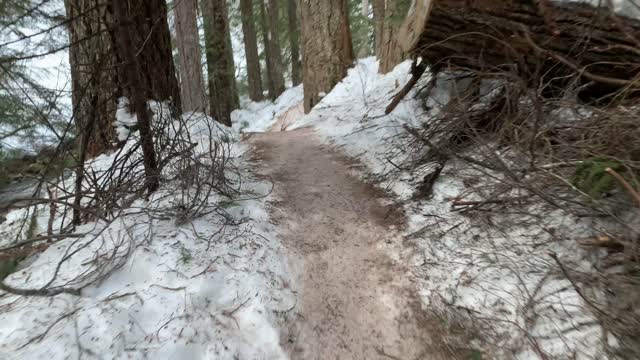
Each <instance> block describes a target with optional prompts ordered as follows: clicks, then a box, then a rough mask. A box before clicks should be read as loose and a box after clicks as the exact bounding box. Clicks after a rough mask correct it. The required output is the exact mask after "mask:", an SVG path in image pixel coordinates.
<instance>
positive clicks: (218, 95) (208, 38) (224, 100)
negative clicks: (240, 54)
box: [202, 0, 237, 126]
mask: <svg viewBox="0 0 640 360" xmlns="http://www.w3.org/2000/svg"><path fill="white" fill-rule="evenodd" d="M202 4H203V5H202V8H203V11H202V13H203V18H204V33H205V44H206V55H207V69H208V73H209V106H210V108H211V110H210V111H211V114H212V116H213V117H214V118H215V119H216V120H217V121H218V122H220V123H222V124H224V125H226V126H231V112H232V111H233V110H234V108H235V106H236V96H237V93H236V87H235V73H234V64H233V61H232V60H233V59H232V56H229V54H230V53H231V54H232V52H231V51H232V50H231V49H230V48H229V47H230V40H228V39H227V37H229V19H228V17H227V10H226V2H225V0H204V1H203V3H202Z"/></svg>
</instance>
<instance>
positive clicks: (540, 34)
mask: <svg viewBox="0 0 640 360" xmlns="http://www.w3.org/2000/svg"><path fill="white" fill-rule="evenodd" d="M415 9H416V11H414V12H413V13H411V14H410V15H409V16H408V17H407V20H406V21H405V23H404V24H403V26H402V30H401V36H400V41H401V43H402V45H403V47H404V49H405V50H407V51H409V52H410V53H411V54H412V55H413V56H422V57H423V58H424V59H425V60H426V61H428V62H429V63H430V64H446V65H450V66H455V67H461V68H468V69H472V70H477V71H483V72H484V71H486V72H495V71H497V70H499V69H503V70H509V71H516V72H517V73H518V74H520V76H522V77H523V78H524V79H526V80H529V81H532V82H536V83H539V82H541V81H542V82H543V83H546V82H550V83H551V84H552V86H551V87H553V84H554V83H556V82H558V81H560V82H562V81H565V82H566V81H570V78H571V77H574V78H575V77H576V76H578V77H580V78H581V79H582V80H585V81H587V82H593V83H595V84H596V85H597V86H591V87H590V88H589V89H587V90H585V91H586V92H588V94H587V95H586V96H589V97H591V96H599V95H602V94H606V93H610V92H611V91H615V90H616V89H620V88H625V87H629V88H632V89H637V88H638V86H637V85H636V84H635V82H634V81H633V79H635V78H636V77H637V76H638V75H639V71H640V70H639V69H640V68H639V67H638V64H640V53H639V52H638V50H637V49H638V44H637V42H638V40H637V39H640V22H639V21H637V20H632V19H629V18H626V17H622V16H615V15H613V14H612V13H610V12H609V11H608V10H606V9H603V8H594V7H592V6H589V5H586V4H579V3H555V2H554V3H551V2H548V1H539V2H532V1H531V2H530V1H499V0H472V1H469V0H435V1H431V2H430V1H424V0H421V1H419V2H418V4H417V6H416V8H415ZM582 94H585V92H583V93H582Z"/></svg>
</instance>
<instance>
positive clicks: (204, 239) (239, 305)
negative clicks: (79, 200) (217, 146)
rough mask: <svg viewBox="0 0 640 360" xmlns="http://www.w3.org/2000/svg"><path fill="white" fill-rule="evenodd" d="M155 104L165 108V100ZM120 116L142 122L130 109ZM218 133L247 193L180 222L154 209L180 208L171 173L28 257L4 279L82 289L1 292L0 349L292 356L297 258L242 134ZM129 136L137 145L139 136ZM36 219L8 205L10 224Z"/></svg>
mask: <svg viewBox="0 0 640 360" xmlns="http://www.w3.org/2000/svg"><path fill="white" fill-rule="evenodd" d="M151 105H154V104H151ZM155 106H156V108H154V106H152V110H154V113H156V114H157V113H158V108H159V107H161V105H159V104H155ZM265 107H266V106H265ZM184 116H185V118H187V119H189V120H188V123H189V124H190V126H189V127H188V129H186V131H189V133H190V137H191V139H192V140H193V141H196V142H198V143H199V146H198V147H197V149H199V151H200V152H202V153H206V152H207V151H208V144H209V140H210V139H209V132H208V129H209V128H208V127H207V126H205V125H204V120H205V118H204V116H203V115H202V114H195V115H194V114H185V115H184ZM118 120H119V121H120V122H123V123H126V124H132V123H135V118H134V117H132V116H131V115H130V114H124V113H122V114H120V116H119V117H118ZM123 120H125V121H123ZM206 120H208V121H210V120H211V119H206ZM167 131H169V132H171V131H185V129H177V130H176V129H167ZM215 131H216V133H215V134H214V138H213V140H217V141H226V142H228V143H229V144H230V146H231V147H232V152H231V154H232V156H233V159H232V162H233V166H234V167H235V169H237V171H236V172H234V174H230V176H231V177H232V181H235V182H240V181H241V182H242V185H243V187H242V194H243V195H241V196H240V197H239V198H231V199H230V198H227V197H221V196H218V195H216V196H214V197H213V198H211V199H210V201H211V202H212V203H214V204H216V203H217V204H224V206H223V208H221V211H217V212H212V213H209V214H206V215H204V216H202V217H199V218H196V219H193V220H191V221H189V222H187V223H185V224H183V225H177V223H176V219H173V218H167V217H163V216H156V215H157V214H158V213H159V212H157V211H156V212H154V211H148V210H158V211H162V210H164V209H167V208H170V207H172V206H175V201H177V198H178V197H179V193H180V191H178V189H176V188H175V184H174V183H172V182H168V183H166V184H164V185H163V186H162V188H161V189H160V190H159V191H158V192H157V193H155V194H154V196H153V197H152V198H151V199H150V200H149V201H143V200H137V201H135V202H134V203H133V204H131V206H130V207H129V208H127V209H124V210H123V211H122V213H121V214H120V216H119V217H117V218H116V220H115V221H112V222H108V223H104V222H92V223H89V224H86V225H83V226H81V227H80V228H78V229H77V233H79V234H86V235H84V236H81V237H78V238H68V239H65V240H62V241H59V242H56V243H54V244H52V245H51V246H49V247H48V249H46V250H45V251H44V252H43V253H42V254H41V255H39V256H38V257H35V258H33V259H29V261H27V262H25V263H28V265H27V267H26V268H24V269H22V270H20V271H18V272H16V273H13V274H11V275H10V276H9V277H7V278H6V279H5V280H4V282H5V284H7V285H9V286H12V287H16V288H25V289H39V288H41V287H43V286H48V287H49V288H56V289H62V288H72V289H77V288H80V287H82V288H83V289H82V291H81V292H80V294H79V295H75V294H70V293H62V294H59V295H56V296H53V297H47V296H45V297H39V296H35V297H26V296H16V295H11V294H6V293H2V294H0V313H2V319H3V321H2V322H0V358H2V359H67V358H81V357H88V358H96V357H97V358H102V357H104V358H110V359H112V358H130V359H142V358H151V359H205V358H206V359H214V358H215V359H258V358H259V359H282V358H286V354H285V353H284V351H283V349H282V348H281V347H280V338H279V337H280V336H279V332H278V321H279V315H278V314H279V312H284V311H287V310H288V309H290V308H292V307H293V306H294V304H295V301H296V300H295V294H294V292H293V291H292V290H291V287H290V286H291V284H292V280H291V278H290V276H289V273H290V271H289V270H288V263H287V256H286V254H285V251H284V248H283V247H282V246H281V245H280V243H279V241H278V240H277V239H276V236H275V232H274V227H273V225H271V224H270V223H269V217H268V213H267V210H266V208H265V196H267V195H268V194H269V193H270V190H271V185H270V184H269V183H266V182H264V181H263V180H258V179H256V178H255V177H254V176H253V175H252V174H251V173H250V172H249V171H248V168H249V167H250V166H249V165H248V162H247V161H248V160H247V157H246V155H245V151H246V147H245V146H244V145H243V144H241V143H239V142H238V133H237V132H236V131H231V132H226V131H224V130H221V129H219V128H218V129H217V130H215ZM122 134H123V136H124V135H127V136H129V139H130V141H129V143H128V144H127V145H126V146H130V145H131V144H130V143H132V141H131V139H133V138H134V137H135V136H136V134H135V133H132V134H125V132H124V131H123V132H122ZM114 156H116V155H115V154H111V155H102V156H100V157H98V158H96V159H93V160H91V161H89V162H88V166H89V167H90V168H91V169H93V171H94V172H99V171H104V170H105V169H107V168H108V167H109V166H111V164H112V163H113V160H114ZM233 177H235V178H233ZM42 210H43V211H42V212H41V214H40V217H39V218H38V227H37V229H36V231H43V230H44V228H45V227H46V219H47V216H46V214H45V212H46V210H48V209H42ZM154 214H155V215H154ZM25 216H27V212H26V210H16V211H13V212H11V213H9V214H7V218H8V220H7V221H6V222H5V223H4V224H1V225H0V233H3V234H6V233H8V232H15V231H16V229H17V228H19V227H18V226H17V224H18V223H19V220H20V219H22V218H24V217H25ZM229 218H231V219H234V220H235V221H237V222H238V224H234V223H230V221H229ZM56 221H58V222H59V221H62V220H61V219H57V220H56ZM63 259H64V260H65V261H62V260H63Z"/></svg>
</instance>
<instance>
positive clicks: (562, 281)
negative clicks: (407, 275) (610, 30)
mask: <svg viewBox="0 0 640 360" xmlns="http://www.w3.org/2000/svg"><path fill="white" fill-rule="evenodd" d="M377 70H378V66H377V63H376V61H375V59H373V58H368V59H364V60H361V61H359V62H358V63H357V64H356V66H355V67H354V68H352V69H350V70H349V73H348V76H347V77H346V78H345V79H343V81H342V82H341V83H339V84H338V85H336V87H335V88H334V89H333V91H331V92H330V93H329V94H327V95H326V96H325V97H324V98H323V99H322V101H321V102H320V103H319V104H318V105H317V106H316V107H315V108H314V109H313V110H312V111H311V112H310V113H309V114H308V115H306V116H305V117H303V118H302V119H301V120H300V121H298V122H297V123H296V124H294V126H293V127H294V128H295V127H298V128H299V127H304V126H313V127H314V128H315V129H316V130H317V133H319V134H320V135H321V136H322V137H323V138H324V139H325V140H326V141H327V142H328V143H330V144H333V145H335V146H337V147H339V148H340V149H341V150H342V151H343V152H345V153H346V154H348V155H350V156H351V157H353V158H355V159H358V160H360V161H361V162H362V163H363V164H364V165H365V167H366V171H365V172H364V173H363V174H359V175H361V176H363V177H364V178H366V179H368V180H370V181H375V182H377V183H378V184H379V185H380V186H382V187H384V188H385V189H387V190H390V191H391V192H392V193H393V194H394V195H395V196H396V197H397V198H398V199H399V200H401V201H402V203H403V204H404V206H405V210H406V213H407V217H408V220H409V227H408V229H407V233H406V234H407V235H406V242H405V243H406V244H413V246H414V247H415V248H414V249H413V250H408V251H409V252H410V254H407V251H405V252H404V253H405V258H404V259H403V261H404V262H407V263H409V264H410V265H411V267H412V269H413V272H414V273H415V274H416V275H417V286H418V290H419V294H420V295H421V298H422V303H423V306H424V308H425V309H428V310H429V314H431V315H432V316H436V317H438V318H439V320H441V321H442V324H443V326H445V327H446V328H447V329H448V330H451V331H452V332H458V333H460V332H462V333H464V334H466V339H472V340H473V341H471V342H469V341H467V342H464V343H462V344H460V343H456V342H455V341H454V340H453V339H449V340H450V341H451V343H450V344H449V345H450V346H451V347H452V348H460V347H462V348H464V349H470V348H471V349H474V350H476V351H479V352H480V353H482V354H483V358H485V357H486V358H517V359H538V358H541V357H547V358H555V357H558V358H573V356H574V355H575V358H578V359H586V358H597V359H602V358H604V357H605V355H604V348H605V347H606V346H607V345H615V339H613V338H612V337H611V336H610V335H609V336H606V333H605V332H603V330H602V328H601V327H600V325H599V321H598V319H597V318H596V317H595V316H594V314H593V313H592V312H591V309H590V308H589V307H588V306H585V304H584V303H583V301H582V299H581V298H580V296H579V294H578V293H577V292H576V291H575V290H574V288H573V286H572V285H571V284H570V282H569V281H568V280H567V279H566V278H565V277H564V276H562V274H561V273H559V271H558V268H557V266H556V264H555V263H554V261H553V260H552V259H551V257H549V256H548V252H549V251H553V252H554V253H556V254H557V256H558V257H559V258H560V259H562V261H563V262H565V264H567V266H569V267H570V268H571V269H574V270H576V271H583V272H590V271H594V259H595V258H596V257H597V254H596V256H594V254H589V253H587V252H586V251H584V250H582V249H580V248H579V247H578V246H577V244H576V241H575V239H576V238H580V237H587V236H589V235H592V232H591V228H592V227H594V226H595V224H592V223H589V222H588V221H586V220H581V219H576V218H573V217H570V216H569V215H567V214H566V213H563V212H561V211H558V210H546V209H543V208H541V205H540V204H531V205H530V206H528V207H524V208H523V209H521V213H517V214H511V215H509V214H501V213H498V214H496V215H492V214H491V213H488V214H479V215H478V216H479V218H478V217H474V216H471V215H465V214H462V213H460V212H454V211H452V209H451V200H452V199H455V198H458V197H460V196H465V191H467V190H468V188H467V186H466V185H465V183H464V182H463V178H464V176H467V177H469V178H475V179H485V178H487V176H486V175H483V174H481V173H479V172H475V173H474V172H473V170H472V169H469V168H468V167H465V166H463V165H462V164H459V163H456V162H455V161H451V162H450V163H449V164H448V165H447V167H445V169H444V171H443V173H442V175H441V176H440V178H439V179H438V181H437V182H436V183H435V186H434V189H433V196H432V197H431V198H430V199H428V200H416V199H414V197H413V195H414V193H415V190H414V189H416V187H417V185H418V184H419V183H420V182H421V181H422V179H423V177H424V176H425V175H426V174H428V173H429V169H428V168H425V169H402V168H399V167H398V164H402V163H403V161H404V160H405V159H406V158H407V156H408V154H407V151H408V150H407V149H405V148H403V144H404V143H406V142H405V141H403V140H402V137H403V136H405V135H404V134H405V132H404V131H403V126H404V125H409V126H414V125H417V124H420V123H425V122H428V121H429V118H430V115H429V113H427V112H426V111H425V110H424V107H423V106H421V105H422V104H421V102H420V100H417V99H415V98H414V95H415V91H416V90H415V89H414V90H413V91H412V92H411V93H410V94H409V95H408V96H407V97H406V98H405V100H403V101H402V102H401V103H400V105H399V106H398V107H397V108H396V110H395V111H394V112H393V113H392V114H390V115H384V108H385V107H386V106H387V105H388V104H389V102H390V99H391V97H392V96H393V95H394V94H395V93H396V92H397V91H398V90H399V88H400V87H401V86H402V85H404V84H405V83H406V81H407V80H408V79H409V77H410V75H409V70H410V63H409V62H404V63H402V64H400V65H398V66H397V67H396V68H395V69H394V70H393V71H392V72H390V73H389V74H386V75H380V74H378V73H377ZM451 83H452V82H444V83H443V82H440V81H439V82H438V87H436V88H435V89H434V90H433V91H432V97H431V98H430V99H429V103H428V105H430V106H432V105H435V104H445V103H446V102H447V100H448V98H449V97H450V95H449V94H450V92H451V86H452V84H451ZM416 88H419V86H417V87H416ZM478 181H481V180H478ZM545 211H548V212H547V213H546V215H545V216H543V217H542V218H537V217H534V216H531V217H528V214H540V213H543V214H544V213H545ZM522 214H525V215H522ZM485 218H490V219H489V220H488V221H489V222H490V223H491V222H492V223H494V224H497V226H495V227H492V228H490V229H489V228H487V227H485V226H482V225H481V224H484V222H483V221H484V220H486V219H485ZM480 220H483V221H480ZM594 296H597V294H595V295H594ZM443 334H447V335H443V336H444V337H446V338H447V337H449V336H448V334H449V333H448V332H446V331H443ZM445 340H446V339H445ZM449 340H447V341H449ZM569 354H571V355H569Z"/></svg>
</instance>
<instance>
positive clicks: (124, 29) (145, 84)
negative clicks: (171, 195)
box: [112, 0, 180, 193]
mask: <svg viewBox="0 0 640 360" xmlns="http://www.w3.org/2000/svg"><path fill="white" fill-rule="evenodd" d="M112 5H113V9H114V14H115V17H116V19H117V30H116V34H117V42H116V43H117V53H118V55H119V57H120V59H122V63H121V64H119V68H120V71H121V74H122V77H121V78H122V79H123V80H124V81H125V83H126V84H127V90H128V92H129V98H130V105H131V107H132V109H133V110H134V112H135V114H136V116H137V120H138V124H137V125H138V129H139V131H140V142H141V147H142V153H143V164H144V170H145V186H146V189H147V191H148V192H149V193H152V192H154V191H156V190H157V189H158V186H159V183H160V180H159V179H158V173H157V172H158V163H157V159H156V153H155V149H154V147H153V132H152V130H151V114H150V111H149V109H148V107H147V101H148V100H149V99H156V100H165V99H169V98H170V97H171V96H172V95H173V96H174V99H176V100H177V101H179V98H180V97H179V93H177V94H175V93H174V92H176V91H178V90H177V88H178V86H177V85H178V84H177V81H176V78H175V71H174V68H173V57H172V54H171V43H170V41H169V38H168V37H169V26H168V25H167V21H166V14H167V9H166V3H165V2H164V0H137V1H134V0H112ZM149 30H153V33H155V34H156V35H153V33H150V32H148V31H149ZM145 31H147V32H145ZM149 36H151V37H154V38H150V40H156V41H158V42H159V43H158V44H155V46H154V47H151V46H150V47H148V48H147V46H148V45H147V44H146V43H145V42H144V41H142V40H143V39H145V38H147V37H149ZM165 36H166V38H165ZM141 41H142V42H141ZM136 45H137V46H136ZM136 50H137V52H136ZM152 50H153V51H154V52H152ZM143 54H144V55H143ZM136 55H137V56H136ZM158 71H165V73H160V72H158ZM166 72H169V73H168V74H167V73H166ZM154 78H158V79H160V80H159V82H161V83H162V84H163V85H165V86H166V88H159V87H158V86H159V85H155V87H154V84H152V83H150V82H151V80H152V79H154Z"/></svg>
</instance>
